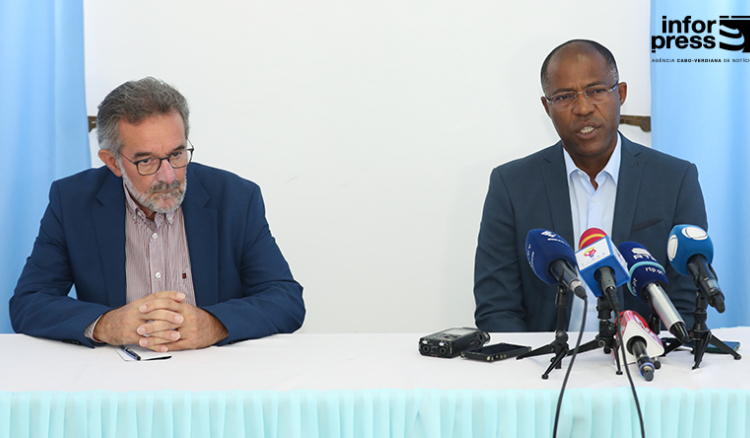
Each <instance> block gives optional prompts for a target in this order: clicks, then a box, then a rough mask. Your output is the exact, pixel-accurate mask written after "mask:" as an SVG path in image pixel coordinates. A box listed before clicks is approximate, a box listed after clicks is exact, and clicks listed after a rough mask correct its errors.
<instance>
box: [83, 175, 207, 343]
mask: <svg viewBox="0 0 750 438" xmlns="http://www.w3.org/2000/svg"><path fill="white" fill-rule="evenodd" d="M123 189H124V190H125V200H126V208H125V281H126V282H127V296H126V302H127V303H132V302H133V301H136V300H139V299H141V298H143V297H145V296H148V295H150V294H152V293H155V292H160V291H177V292H182V293H184V294H185V302H186V303H189V304H192V305H194V306H195V305H196V303H195V290H194V289H193V274H192V272H191V270H190V252H189V251H188V246H187V236H186V235H185V220H184V217H183V215H182V207H179V208H177V209H176V210H175V211H173V212H170V213H156V216H155V217H154V220H153V221H152V220H149V219H147V218H146V214H145V213H144V212H143V210H141V208H140V207H138V205H137V204H136V203H135V201H134V200H133V198H132V197H131V196H130V192H128V189H127V188H126V187H125V185H124V184H123ZM100 318H101V317H100ZM97 322H99V318H97V319H96V321H94V322H93V323H91V324H89V326H88V327H86V330H85V332H84V334H85V336H86V337H88V338H89V339H94V337H93V336H94V327H96V323H97Z"/></svg>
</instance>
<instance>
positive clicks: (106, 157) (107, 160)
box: [99, 149, 122, 177]
mask: <svg viewBox="0 0 750 438" xmlns="http://www.w3.org/2000/svg"><path fill="white" fill-rule="evenodd" d="M99 159H100V160H102V162H104V164H105V165H106V166H107V167H109V170H111V171H112V173H114V174H115V175H117V176H119V177H122V170H121V169H120V163H118V162H117V159H116V158H115V157H114V155H112V152H110V151H109V150H108V149H99Z"/></svg>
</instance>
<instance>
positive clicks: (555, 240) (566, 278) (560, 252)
mask: <svg viewBox="0 0 750 438" xmlns="http://www.w3.org/2000/svg"><path fill="white" fill-rule="evenodd" d="M526 259H527V260H528V261H529V265H530V266H531V270H532V271H534V274H536V276H537V277H539V278H540V279H541V280H542V281H543V282H545V283H547V284H558V283H560V284H562V285H564V286H565V287H566V288H568V290H570V291H573V293H575V294H576V295H578V297H580V298H581V299H585V298H586V289H584V288H583V283H582V282H581V280H580V279H579V278H578V274H576V271H575V268H574V266H576V258H575V254H574V253H573V248H571V247H570V245H568V242H566V241H565V239H563V238H562V237H560V236H558V235H557V234H555V233H553V232H552V231H548V230H540V229H536V230H531V231H529V234H527V235H526Z"/></svg>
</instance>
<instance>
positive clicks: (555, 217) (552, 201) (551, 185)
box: [542, 142, 575, 247]
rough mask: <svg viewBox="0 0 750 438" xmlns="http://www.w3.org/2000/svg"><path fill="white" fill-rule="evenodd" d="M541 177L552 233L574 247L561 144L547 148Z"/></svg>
mask: <svg viewBox="0 0 750 438" xmlns="http://www.w3.org/2000/svg"><path fill="white" fill-rule="evenodd" d="M543 158H544V160H543V161H542V177H543V178H544V186H545V189H546V191H547V202H548V204H549V208H550V215H551V217H552V224H553V225H554V231H555V232H556V233H557V234H559V235H560V236H562V238H563V239H565V241H567V242H568V243H569V244H570V245H571V247H573V246H575V242H574V238H573V237H574V236H573V214H572V212H571V210H570V189H569V188H568V176H567V174H566V172H565V160H564V159H563V148H562V142H558V143H557V144H556V145H555V147H553V148H549V149H548V153H547V154H546V155H545V156H544V157H543Z"/></svg>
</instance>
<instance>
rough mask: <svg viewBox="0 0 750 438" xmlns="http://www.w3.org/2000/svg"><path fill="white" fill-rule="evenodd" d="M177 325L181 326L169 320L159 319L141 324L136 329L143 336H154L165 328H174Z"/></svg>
mask: <svg viewBox="0 0 750 438" xmlns="http://www.w3.org/2000/svg"><path fill="white" fill-rule="evenodd" d="M177 327H179V325H178V324H173V323H171V322H168V321H163V320H157V321H151V322H148V323H146V324H141V325H140V326H138V328H137V329H136V333H138V334H139V335H141V336H154V335H155V333H157V332H162V331H165V330H174V329H176V328H177Z"/></svg>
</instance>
